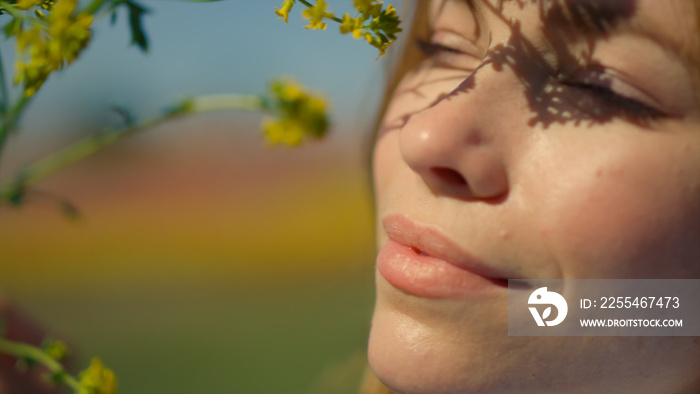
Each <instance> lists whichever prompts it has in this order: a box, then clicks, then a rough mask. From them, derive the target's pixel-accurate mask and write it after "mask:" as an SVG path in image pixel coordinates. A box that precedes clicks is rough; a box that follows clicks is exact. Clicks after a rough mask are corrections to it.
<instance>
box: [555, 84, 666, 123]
mask: <svg viewBox="0 0 700 394" xmlns="http://www.w3.org/2000/svg"><path fill="white" fill-rule="evenodd" d="M561 83H562V84H563V85H565V86H568V87H571V88H574V89H578V90H581V91H584V92H586V93H588V94H590V95H592V96H594V97H595V98H596V99H598V100H600V101H602V102H604V103H606V104H612V105H614V106H615V107H616V109H618V110H621V111H624V112H625V113H628V114H630V115H633V116H637V117H644V118H652V119H653V118H661V117H664V116H666V114H664V113H663V112H661V111H659V110H657V109H656V108H652V107H650V106H648V105H646V104H644V103H641V102H639V101H637V100H635V99H632V98H629V97H625V96H622V95H620V94H618V93H616V92H615V91H614V90H612V89H608V88H606V87H604V86H600V85H594V84H588V83H578V82H567V81H563V82H561Z"/></svg>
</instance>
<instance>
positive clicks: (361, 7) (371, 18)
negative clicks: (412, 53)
mask: <svg viewBox="0 0 700 394" xmlns="http://www.w3.org/2000/svg"><path fill="white" fill-rule="evenodd" d="M299 2H300V3H302V4H304V5H305V6H306V7H307V9H305V10H303V11H302V16H303V17H304V18H305V19H308V20H309V25H308V26H306V28H307V29H315V30H325V29H326V23H325V22H323V20H324V19H327V20H332V21H334V22H338V23H340V33H341V34H348V33H351V34H352V36H353V37H355V38H356V39H362V38H364V39H365V41H367V42H368V43H369V44H370V45H372V46H373V47H375V48H377V49H379V56H382V55H383V54H384V53H385V52H386V49H387V48H389V46H390V45H391V44H392V43H393V42H394V41H395V40H396V34H398V33H400V32H401V31H402V30H401V27H400V25H401V20H400V19H399V17H398V15H397V14H396V8H394V6H392V5H391V4H389V5H387V7H386V9H383V7H384V2H382V1H380V0H354V1H353V5H354V7H355V9H357V14H356V15H355V16H354V17H353V16H351V15H350V14H343V17H342V19H339V18H337V17H336V16H335V15H334V14H333V13H332V12H330V11H328V9H327V8H328V6H327V4H326V1H325V0H317V1H316V4H315V5H314V4H311V3H310V2H308V1H306V0H299ZM294 4H296V0H284V3H282V6H281V7H280V8H279V9H277V8H275V13H276V14H277V15H278V16H279V17H280V18H284V22H285V23H286V22H287V18H288V16H289V11H290V10H291V9H292V7H293V6H294Z"/></svg>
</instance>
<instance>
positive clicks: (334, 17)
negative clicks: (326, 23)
mask: <svg viewBox="0 0 700 394" xmlns="http://www.w3.org/2000/svg"><path fill="white" fill-rule="evenodd" d="M298 1H299V2H300V3H301V4H303V5H305V6H307V7H309V8H311V7H313V6H314V5H313V4H311V3H309V2H308V1H306V0H298ZM326 18H327V19H330V20H332V21H335V22H338V23H343V20H342V19H340V18H338V17H336V16H335V15H332V16H327V17H326Z"/></svg>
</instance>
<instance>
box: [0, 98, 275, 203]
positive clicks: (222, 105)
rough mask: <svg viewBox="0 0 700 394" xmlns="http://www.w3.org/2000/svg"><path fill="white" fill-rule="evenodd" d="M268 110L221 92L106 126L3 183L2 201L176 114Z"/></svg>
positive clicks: (256, 101)
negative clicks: (160, 112) (131, 122)
mask: <svg viewBox="0 0 700 394" xmlns="http://www.w3.org/2000/svg"><path fill="white" fill-rule="evenodd" d="M266 109H268V105H267V102H266V98H265V97H263V96H256V95H235V94H221V95H211V96H200V97H196V98H193V99H190V100H187V101H186V102H184V103H182V104H181V105H179V106H177V107H175V108H174V109H171V110H169V111H167V112H166V113H165V114H163V115H160V116H157V117H154V118H151V119H147V120H144V121H142V122H139V123H136V124H134V125H131V126H129V127H126V128H121V129H114V128H110V129H106V130H103V131H101V132H99V133H95V134H91V135H89V136H87V137H85V138H83V139H81V140H79V141H77V142H75V143H73V144H72V145H69V146H68V147H66V148H64V149H62V150H60V151H58V152H56V153H54V154H52V155H50V156H48V157H46V158H44V159H42V160H39V161H38V162H36V163H33V164H31V165H29V166H28V167H26V168H24V170H22V171H20V172H19V173H18V174H17V175H16V176H15V178H14V179H12V180H10V181H8V182H4V183H2V184H0V201H15V199H17V198H18V197H20V196H21V193H22V191H23V190H24V189H26V187H28V186H31V185H33V184H35V183H37V182H38V181H40V180H42V179H44V178H46V177H48V176H50V175H53V174H54V173H56V172H58V171H60V170H62V169H64V168H66V167H68V166H69V165H71V164H73V163H75V162H77V161H79V160H81V159H84V158H85V157H87V156H89V155H91V154H93V153H95V152H97V151H98V150H100V149H102V148H104V147H107V146H110V145H112V144H114V143H116V142H118V141H121V140H123V139H124V138H126V137H129V136H131V135H134V134H136V133H137V132H139V131H142V130H146V129H150V128H152V127H154V126H156V125H158V124H160V123H163V122H165V121H167V120H169V119H172V118H173V117H176V116H178V115H184V114H195V113H203V112H210V111H218V110H248V111H259V110H266Z"/></svg>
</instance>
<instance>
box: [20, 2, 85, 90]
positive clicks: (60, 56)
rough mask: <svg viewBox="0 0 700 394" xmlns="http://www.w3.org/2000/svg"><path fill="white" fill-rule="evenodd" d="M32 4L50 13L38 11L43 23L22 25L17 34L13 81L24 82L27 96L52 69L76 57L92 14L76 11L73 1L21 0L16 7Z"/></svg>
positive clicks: (25, 7)
mask: <svg viewBox="0 0 700 394" xmlns="http://www.w3.org/2000/svg"><path fill="white" fill-rule="evenodd" d="M20 6H21V7H20ZM35 6H41V8H43V9H45V10H50V11H51V12H50V13H49V14H48V16H46V17H43V14H41V16H42V19H44V20H45V22H46V25H43V24H33V25H32V26H31V27H29V28H27V29H25V28H24V27H22V28H21V29H20V30H19V32H18V33H17V52H18V54H17V61H16V63H15V69H16V74H15V84H20V83H22V84H24V95H25V96H27V97H29V96H32V95H33V94H34V93H36V91H37V90H38V89H39V88H40V87H41V85H42V84H43V83H44V81H46V78H48V76H49V75H50V74H51V73H52V72H54V71H56V70H60V69H61V68H63V66H64V64H70V63H72V62H73V61H74V60H76V59H77V58H78V56H79V54H80V52H81V51H82V50H83V49H84V48H85V47H86V46H87V44H88V42H89V41H90V38H91V36H92V32H91V30H90V26H91V25H92V22H93V17H92V15H90V14H87V13H76V9H77V6H78V2H77V0H55V1H45V0H44V1H42V0H21V1H20V2H18V3H17V8H21V9H29V8H31V7H35ZM38 15H39V14H38Z"/></svg>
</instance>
